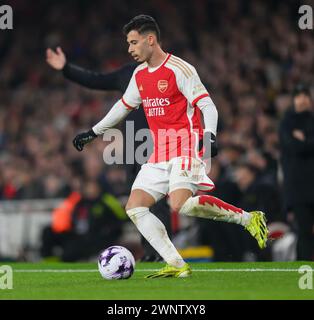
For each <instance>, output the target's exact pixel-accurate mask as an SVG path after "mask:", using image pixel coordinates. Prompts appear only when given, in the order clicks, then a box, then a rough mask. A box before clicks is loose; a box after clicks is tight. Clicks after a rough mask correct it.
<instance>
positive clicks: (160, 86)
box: [157, 80, 168, 93]
mask: <svg viewBox="0 0 314 320" xmlns="http://www.w3.org/2000/svg"><path fill="white" fill-rule="evenodd" d="M157 87H158V90H159V91H160V92H161V93H164V92H165V91H166V90H167V88H168V81H167V80H159V81H158V84H157Z"/></svg>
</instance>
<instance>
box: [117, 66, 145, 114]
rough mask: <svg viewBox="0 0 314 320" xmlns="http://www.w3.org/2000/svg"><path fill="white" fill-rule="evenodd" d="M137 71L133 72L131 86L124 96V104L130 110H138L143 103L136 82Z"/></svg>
mask: <svg viewBox="0 0 314 320" xmlns="http://www.w3.org/2000/svg"><path fill="white" fill-rule="evenodd" d="M135 75H136V70H135V71H134V72H133V75H132V78H131V80H130V82H129V85H128V87H127V89H126V91H125V92H124V94H123V96H122V99H121V100H122V102H123V104H124V105H125V106H126V108H128V109H137V108H138V106H139V105H140V104H141V103H142V98H141V95H140V92H139V90H138V87H137V84H136V80H135Z"/></svg>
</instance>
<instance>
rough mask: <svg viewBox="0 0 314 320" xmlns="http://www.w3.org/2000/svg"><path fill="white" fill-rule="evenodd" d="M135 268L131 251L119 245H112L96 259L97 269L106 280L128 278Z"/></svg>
mask: <svg viewBox="0 0 314 320" xmlns="http://www.w3.org/2000/svg"><path fill="white" fill-rule="evenodd" d="M134 268H135V260H134V257H133V255H132V253H131V252H130V251H129V250H128V249H126V248H124V247H121V246H112V247H109V248H107V249H106V250H104V251H103V252H102V253H101V254H100V256H99V259H98V270H99V272H100V274H101V276H102V277H103V278H105V279H107V280H120V279H128V278H130V277H131V276H132V274H133V272H134Z"/></svg>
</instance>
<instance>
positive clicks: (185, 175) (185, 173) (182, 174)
mask: <svg viewBox="0 0 314 320" xmlns="http://www.w3.org/2000/svg"><path fill="white" fill-rule="evenodd" d="M180 176H181V177H188V176H189V175H188V173H187V172H186V171H182V172H181V173H180Z"/></svg>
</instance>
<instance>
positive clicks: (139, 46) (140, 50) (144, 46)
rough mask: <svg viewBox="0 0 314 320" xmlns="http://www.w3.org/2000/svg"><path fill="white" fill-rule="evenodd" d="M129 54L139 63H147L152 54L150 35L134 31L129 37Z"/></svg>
mask: <svg viewBox="0 0 314 320" xmlns="http://www.w3.org/2000/svg"><path fill="white" fill-rule="evenodd" d="M127 42H128V44H129V49H128V52H129V53H130V55H131V56H132V57H133V59H134V60H135V61H137V62H144V61H147V60H148V59H149V58H150V56H151V54H152V47H151V45H150V39H149V35H147V34H139V33H138V32H137V31H135V30H132V31H130V32H129V33H128V35H127Z"/></svg>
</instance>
